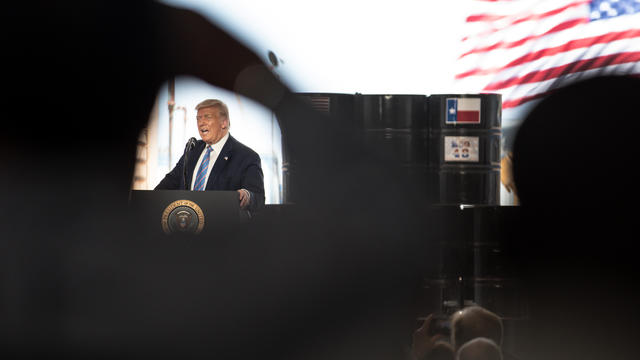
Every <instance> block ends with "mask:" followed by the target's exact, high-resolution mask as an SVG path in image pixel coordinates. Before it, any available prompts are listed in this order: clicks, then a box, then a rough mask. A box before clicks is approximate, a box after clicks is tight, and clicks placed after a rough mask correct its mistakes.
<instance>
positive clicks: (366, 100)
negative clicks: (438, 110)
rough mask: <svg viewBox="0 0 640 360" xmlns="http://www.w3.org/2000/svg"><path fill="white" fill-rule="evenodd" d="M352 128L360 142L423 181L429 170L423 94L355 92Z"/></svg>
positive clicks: (426, 123)
mask: <svg viewBox="0 0 640 360" xmlns="http://www.w3.org/2000/svg"><path fill="white" fill-rule="evenodd" d="M355 109H356V113H355V116H356V117H355V128H356V130H358V131H360V134H361V136H362V137H361V140H362V142H363V146H365V147H366V148H367V149H369V150H370V151H372V152H374V153H376V154H377V155H378V156H379V157H380V158H382V159H385V160H388V161H391V162H395V163H397V164H399V165H400V166H401V169H402V171H403V172H404V173H405V175H408V176H409V178H410V179H414V180H415V181H417V182H418V183H420V184H424V183H425V181H426V179H427V174H428V172H427V171H428V157H427V147H428V146H427V142H428V117H427V97H426V95H391V94H387V95H384V94H374V95H369V94H366V95H363V94H356V95H355Z"/></svg>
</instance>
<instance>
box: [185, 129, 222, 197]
mask: <svg viewBox="0 0 640 360" xmlns="http://www.w3.org/2000/svg"><path fill="white" fill-rule="evenodd" d="M228 138H229V133H227V134H226V135H225V136H224V137H223V138H222V139H220V141H218V142H217V143H215V144H213V145H210V146H211V147H212V148H213V150H212V151H211V154H209V167H208V168H207V175H206V176H205V178H204V184H205V187H206V186H207V185H206V184H207V181H209V175H211V169H213V164H215V163H216V160H218V155H220V152H221V151H222V147H224V144H225V143H226V142H227V139H228ZM208 147H209V145H207V146H205V147H204V150H202V153H200V158H198V162H197V163H196V168H195V169H194V170H193V176H191V190H193V187H194V186H195V184H196V176H198V169H200V163H202V159H203V158H204V154H206V153H207V148H208Z"/></svg>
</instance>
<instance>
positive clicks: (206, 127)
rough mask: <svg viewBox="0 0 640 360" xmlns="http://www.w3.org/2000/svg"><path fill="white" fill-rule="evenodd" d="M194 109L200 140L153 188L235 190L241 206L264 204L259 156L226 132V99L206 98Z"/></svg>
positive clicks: (255, 208)
mask: <svg viewBox="0 0 640 360" xmlns="http://www.w3.org/2000/svg"><path fill="white" fill-rule="evenodd" d="M196 110H197V112H198V113H197V116H196V120H197V122H198V132H199V133H200V137H201V138H202V140H198V141H196V142H195V145H194V146H192V147H191V148H190V149H187V150H186V151H185V154H183V155H182V157H181V158H180V160H178V163H177V164H176V166H175V167H174V168H173V170H171V171H170V172H169V173H168V174H167V175H166V176H165V177H164V179H162V181H160V183H159V184H158V186H156V187H155V190H185V189H190V190H194V191H204V190H236V191H237V192H238V199H239V201H240V208H241V209H246V210H249V211H251V212H253V211H255V210H257V209H258V208H260V207H261V206H263V205H264V180H263V174H262V168H261V167H260V156H259V155H258V154H257V153H256V152H255V151H253V150H251V149H250V148H249V147H247V146H245V145H243V144H242V143H240V142H239V141H238V140H236V139H234V138H233V136H231V135H230V134H229V125H230V121H229V110H228V108H227V105H226V104H225V103H223V102H222V101H220V100H216V99H207V100H204V101H202V102H201V103H199V104H198V105H196ZM190 145H192V144H190ZM188 147H189V145H188ZM185 157H186V164H185ZM185 169H186V171H185ZM185 183H186V184H188V187H187V186H185Z"/></svg>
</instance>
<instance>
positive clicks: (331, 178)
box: [0, 1, 429, 360]
mask: <svg viewBox="0 0 640 360" xmlns="http://www.w3.org/2000/svg"><path fill="white" fill-rule="evenodd" d="M1 26H2V30H3V33H4V34H7V35H8V36H7V39H6V42H5V43H4V44H3V49H4V50H3V54H4V56H3V57H4V60H5V65H4V67H3V70H4V75H5V80H6V81H5V82H4V83H3V90H4V91H5V96H4V97H3V98H4V99H5V104H6V106H5V107H4V110H5V111H4V113H3V115H4V116H3V118H4V120H5V121H4V129H3V131H2V132H0V166H1V169H0V192H1V194H0V196H1V197H0V198H2V199H3V202H4V205H3V206H2V210H0V212H1V213H0V217H1V218H2V226H1V227H2V233H1V241H0V244H1V245H2V252H0V254H1V255H0V264H2V265H1V266H2V271H1V272H0V274H1V276H2V278H1V282H0V284H1V285H0V286H1V288H0V289H1V290H0V291H1V292H0V294H1V296H2V297H1V300H0V304H1V306H0V317H1V318H2V319H3V320H2V321H1V322H0V339H1V340H0V341H1V343H2V351H3V355H6V356H7V357H9V356H12V357H20V356H24V357H31V358H40V357H45V356H46V357H47V358H49V357H56V356H65V357H66V358H71V357H78V358H91V357H95V356H97V354H99V355H100V357H101V358H123V357H126V358H128V357H133V358H140V357H150V356H153V357H154V358H165V357H166V358H199V357H202V358H205V357H206V358H249V357H254V358H255V357H260V358H279V359H283V358H284V359H286V358H294V357H295V358H307V359H315V358H330V359H333V360H338V359H365V358H366V359H377V358H379V359H392V358H398V356H399V355H400V354H401V353H402V349H403V345H406V343H407V342H408V340H409V339H408V338H409V337H410V336H409V334H411V330H412V325H413V322H414V318H415V317H414V315H415V313H414V309H413V308H412V307H411V305H412V304H411V300H412V299H413V295H414V291H415V289H416V288H417V287H418V286H419V283H420V276H419V274H420V270H419V269H418V268H419V267H420V266H421V264H424V263H428V262H429V259H428V256H426V255H425V252H424V251H423V249H422V244H423V243H425V242H426V241H428V238H429V236H428V233H426V231H424V230H418V229H421V219H420V216H419V214H421V213H423V208H424V207H425V206H426V205H427V204H425V203H424V202H420V201H418V199H423V197H422V196H421V195H420V194H421V192H422V190H421V189H420V188H417V187H414V184H412V183H411V182H409V181H406V179H405V178H404V177H403V176H401V175H399V174H400V172H399V171H397V168H396V166H395V165H394V164H393V163H389V162H386V161H384V160H380V159H376V158H375V157H373V156H371V155H370V154H369V153H367V152H366V151H364V150H363V149H362V148H360V147H358V146H355V145H354V144H355V142H354V141H353V133H352V132H351V131H350V130H349V129H348V128H345V127H342V126H341V119H339V118H336V117H330V116H325V115H322V114H317V113H316V112H314V111H312V110H311V109H310V108H309V107H308V106H307V105H305V104H304V103H303V102H301V101H300V100H299V99H298V98H297V97H296V96H294V95H293V94H292V93H291V91H290V90H289V89H288V88H287V87H286V86H284V85H283V84H282V83H281V82H280V81H279V80H277V78H276V77H275V76H274V74H273V73H272V72H270V71H269V70H268V69H267V67H266V66H265V64H263V63H262V62H261V61H260V59H259V57H258V56H256V55H255V54H254V53H252V52H251V51H249V50H248V49H247V48H246V47H245V46H244V45H242V44H240V43H239V42H237V41H236V40H235V39H234V38H232V37H231V36H229V35H227V34H226V33H224V32H223V31H222V30H220V29H219V28H217V27H216V26H214V25H212V24H211V23H209V22H208V21H206V20H205V19H204V18H202V17H201V16H199V15H196V14H194V13H192V12H190V11H185V10H179V9H174V8H170V7H168V6H165V5H162V4H159V3H156V2H150V1H135V2H117V1H116V2H114V1H91V2H77V3H76V2H64V3H58V2H46V3H45V2H42V3H40V2H37V3H32V2H19V3H15V2H13V3H11V5H9V6H8V8H6V9H4V10H3V21H2V25H1ZM183 74H187V75H192V76H196V77H199V78H201V79H203V80H205V81H208V82H210V83H211V84H214V85H216V86H219V87H222V88H225V89H229V90H233V91H236V92H237V93H239V94H241V95H245V96H248V97H250V98H252V99H254V100H256V101H258V102H260V103H261V104H263V105H265V106H267V107H269V108H270V109H273V110H274V111H275V112H276V115H277V116H278V119H279V121H280V125H281V129H282V131H283V132H284V133H286V134H287V145H288V147H289V150H290V151H291V152H292V153H295V154H296V159H297V160H298V161H299V163H298V166H297V168H296V171H297V178H296V180H297V188H298V190H299V191H298V193H299V194H300V197H299V199H297V203H296V208H295V211H290V212H286V214H285V213H283V214H281V215H282V216H277V217H268V216H266V215H265V216H264V217H262V218H256V219H255V222H254V223H253V224H252V225H251V226H245V227H240V228H229V229H227V230H226V231H221V232H220V233H219V234H217V236H216V238H212V239H204V238H198V239H193V238H184V239H179V238H178V239H176V238H175V237H172V238H167V237H156V236H155V235H153V233H152V231H150V230H149V229H144V228H141V227H140V226H139V222H138V220H139V218H140V217H142V216H143V214H137V213H134V212H130V211H129V209H128V207H127V198H128V194H129V188H130V185H131V179H132V174H133V166H134V158H135V149H136V140H137V137H138V135H139V133H140V130H141V129H142V128H143V127H144V126H145V125H146V122H147V120H148V116H149V113H150V109H151V107H152V106H153V103H154V100H155V97H156V94H157V92H158V89H159V87H160V86H161V84H162V83H164V82H165V81H166V80H167V79H170V78H172V77H174V76H177V75H183ZM400 356H401V355H400Z"/></svg>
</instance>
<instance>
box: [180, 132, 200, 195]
mask: <svg viewBox="0 0 640 360" xmlns="http://www.w3.org/2000/svg"><path fill="white" fill-rule="evenodd" d="M196 141H197V140H196V138H194V137H192V138H191V139H189V141H187V145H186V146H185V147H184V156H183V163H182V181H183V182H184V189H185V190H189V184H187V159H188V158H189V151H191V149H193V148H194V147H195V146H196Z"/></svg>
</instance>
